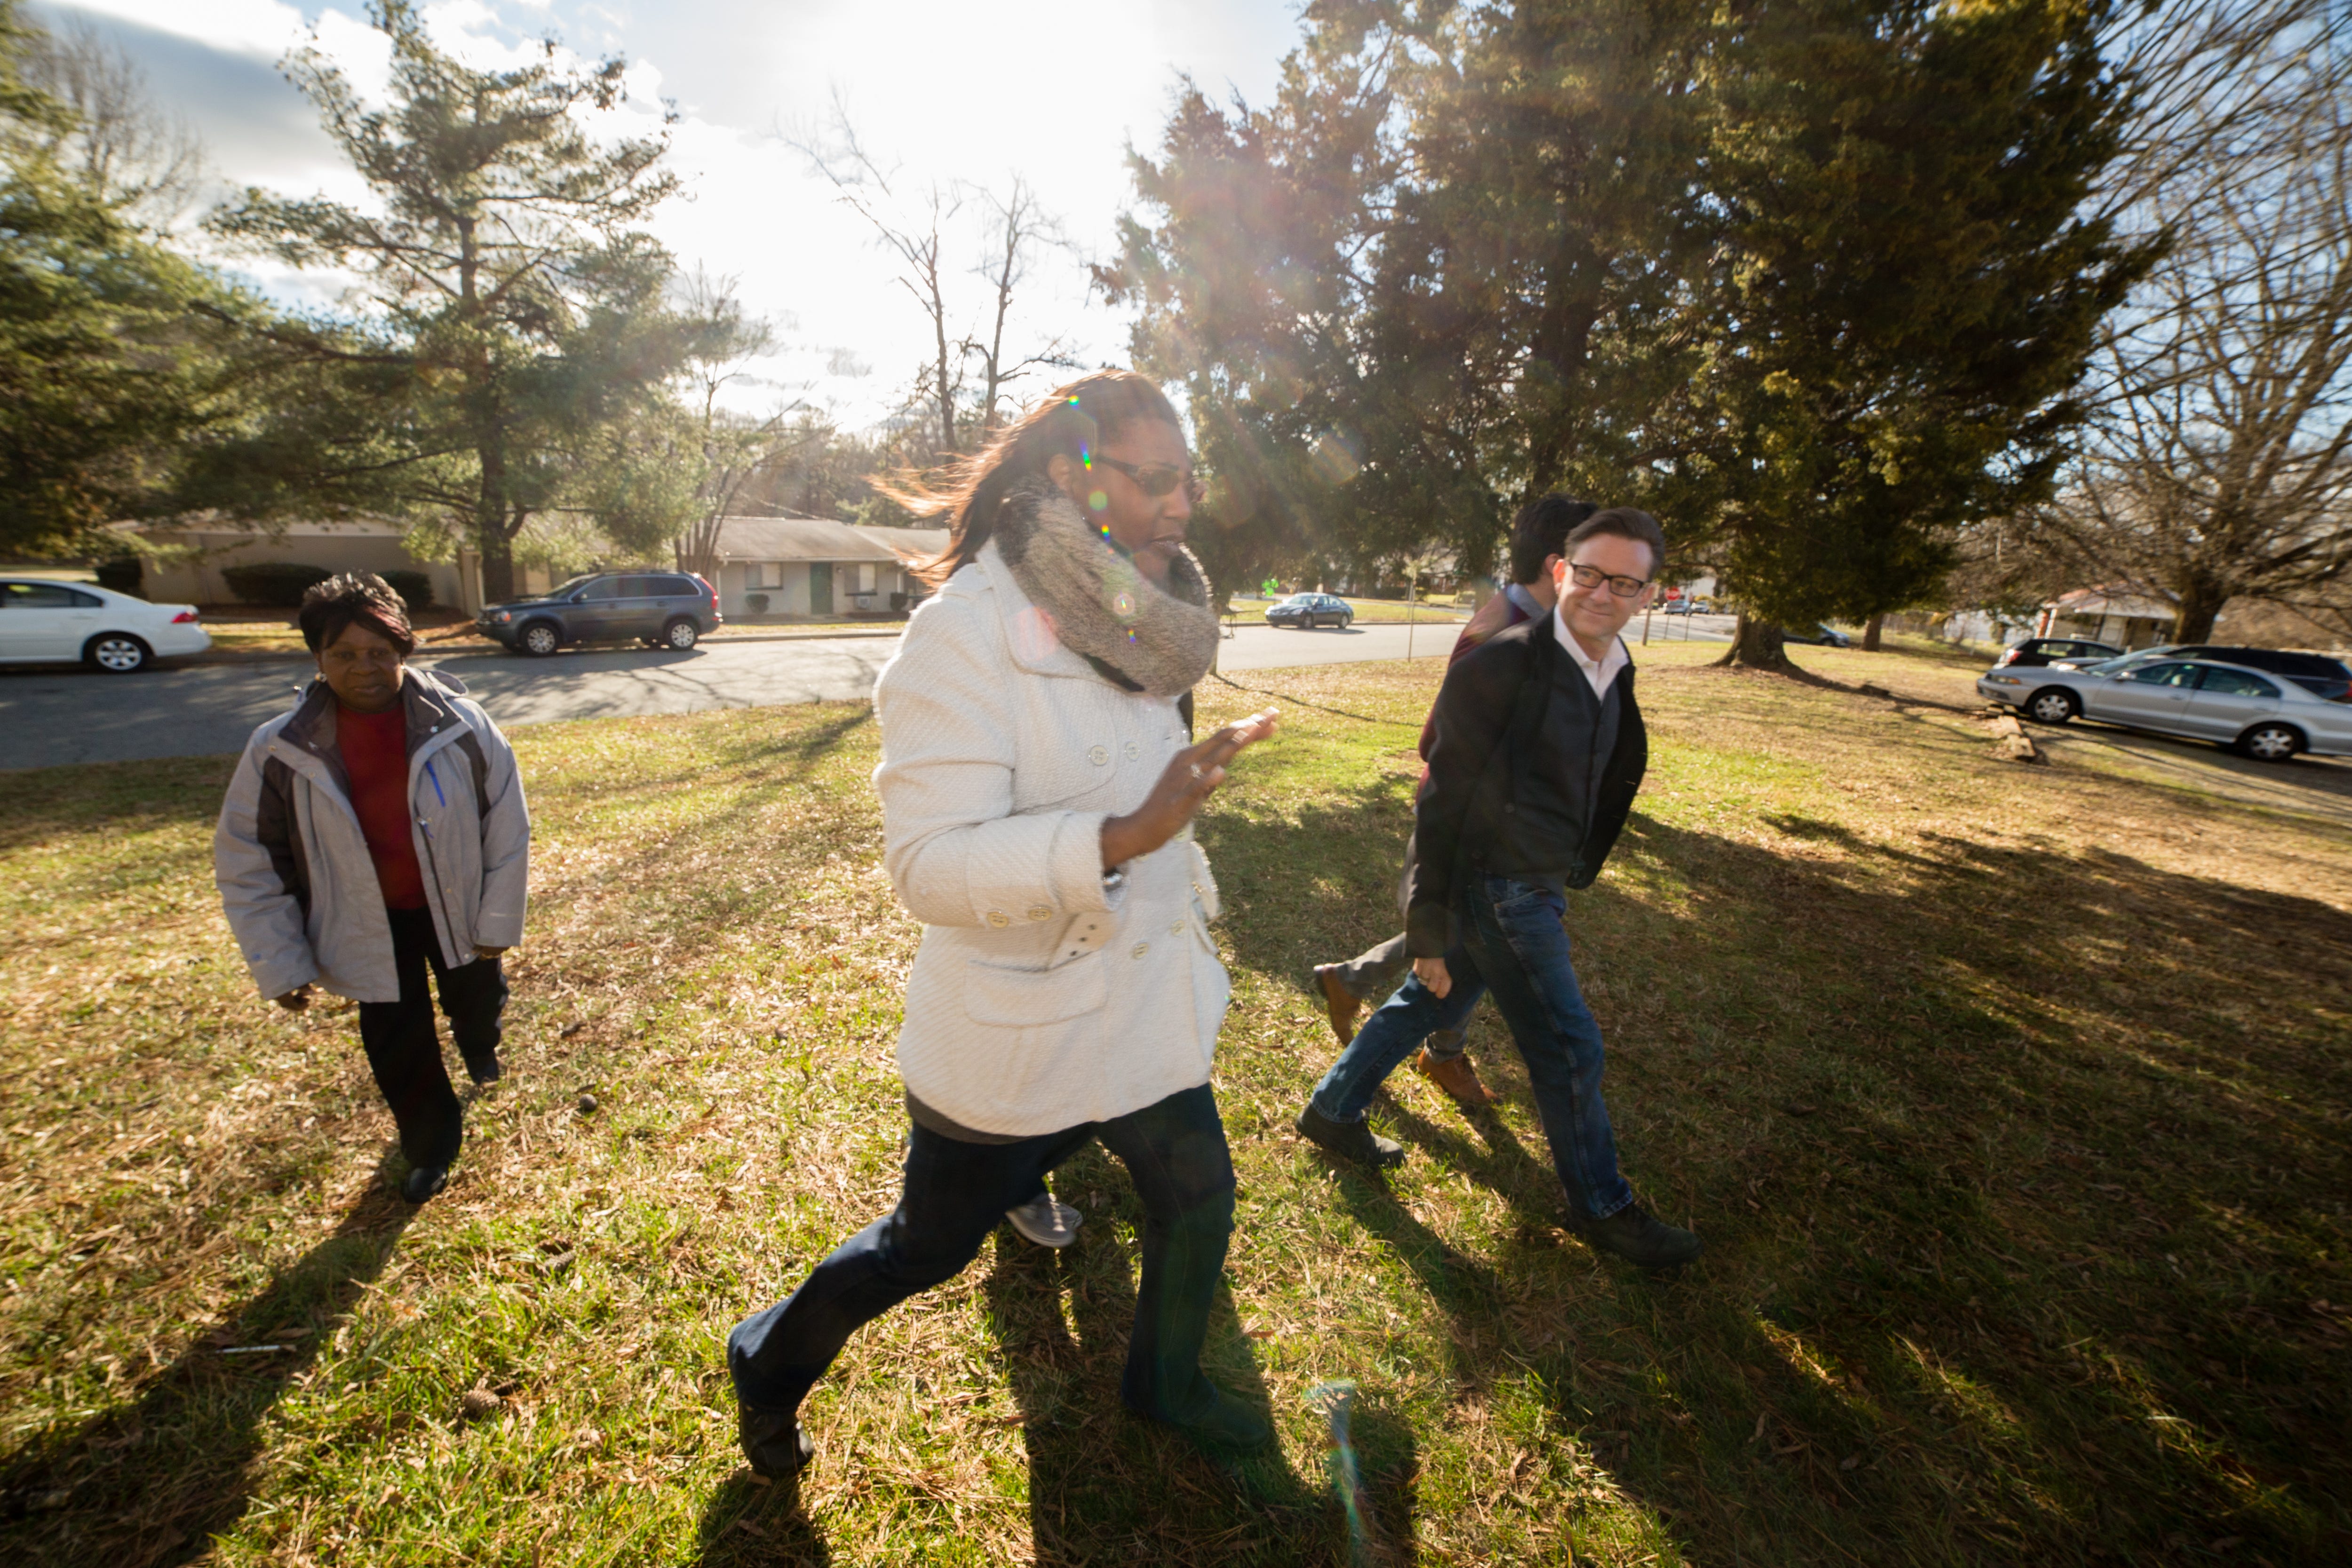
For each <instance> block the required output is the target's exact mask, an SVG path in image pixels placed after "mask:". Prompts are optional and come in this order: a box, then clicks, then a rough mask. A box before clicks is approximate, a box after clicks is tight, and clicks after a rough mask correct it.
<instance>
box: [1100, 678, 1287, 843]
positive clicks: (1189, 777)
mask: <svg viewBox="0 0 2352 1568" xmlns="http://www.w3.org/2000/svg"><path fill="white" fill-rule="evenodd" d="M1281 716H1282V715H1281V711H1280V710H1278V709H1274V708H1267V709H1265V710H1261V711H1259V712H1256V713H1253V714H1251V715H1250V716H1249V717H1248V718H1246V719H1244V720H1242V721H1239V722H1238V723H1233V724H1228V725H1226V726H1225V727H1224V728H1223V729H1222V730H1220V731H1217V732H1216V733H1215V734H1213V735H1212V736H1210V737H1209V738H1208V739H1207V740H1205V741H1202V742H1201V743H1200V744H1198V745H1196V746H1187V747H1185V748H1184V749H1183V750H1182V751H1181V752H1177V753H1176V757H1175V760H1174V761H1172V762H1171V763H1169V764H1168V771H1167V772H1166V773H1161V774H1160V782H1159V783H1158V784H1153V785H1152V786H1151V794H1150V795H1149V796H1147V797H1146V798H1145V800H1144V802H1143V804H1142V805H1139V806H1137V807H1136V808H1135V809H1134V810H1133V811H1130V812H1129V813H1128V814H1127V815H1126V816H1111V817H1106V818H1104V819H1103V825H1102V863H1103V869H1104V870H1106V871H1109V870H1114V869H1116V868H1118V867H1120V866H1123V865H1125V864H1127V862H1129V860H1132V859H1134V858H1136V857H1137V856H1139V855H1149V854H1150V853H1151V852H1152V851H1153V850H1154V849H1157V848H1159V847H1160V846H1161V845H1162V844H1165V843H1167V842H1168V841H1169V840H1170V839H1171V838H1173V837H1176V835H1178V834H1179V833H1181V832H1182V831H1183V830H1184V825H1185V824H1186V823H1188V822H1190V821H1192V814H1193V813H1194V812H1196V811H1198V810H1200V809H1201V803H1202V801H1204V800H1207V799H1208V798H1209V795H1210V792H1211V791H1213V790H1214V789H1215V788H1216V787H1217V786H1218V785H1219V784H1223V783H1224V782H1225V764H1226V763H1230V762H1232V761H1233V760H1234V758H1235V757H1237V756H1239V755H1241V754H1242V752H1243V751H1244V749H1246V748H1248V747H1250V746H1254V745H1255V744H1257V743H1258V742H1260V741H1263V740H1265V738H1266V737H1267V736H1268V735H1271V734H1273V733H1274V727H1275V721H1276V720H1278V719H1279V718H1280V717H1281Z"/></svg>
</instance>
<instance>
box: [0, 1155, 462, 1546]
mask: <svg viewBox="0 0 2352 1568" xmlns="http://www.w3.org/2000/svg"><path fill="white" fill-rule="evenodd" d="M406 1168H407V1163H406V1161H405V1160H404V1159H402V1158H401V1157H400V1156H399V1155H398V1153H397V1152H387V1153H386V1154H385V1156H384V1158H383V1162H382V1163H380V1164H379V1165H378V1166H377V1168H376V1170H375V1172H374V1173H373V1176H372V1177H371V1179H370V1180H369V1182H368V1183H367V1184H366V1185H365V1186H364V1187H363V1188H362V1190H361V1192H360V1194H359V1195H358V1197H357V1198H356V1200H354V1201H353V1203H352V1205H351V1207H350V1208H349V1209H348V1210H346V1211H345V1213H344V1215H343V1217H342V1219H341V1222H340V1223H339V1224H338V1225H337V1226H336V1227H335V1229H334V1232H333V1233H332V1234H331V1235H330V1236H329V1237H327V1238H326V1239H325V1240H323V1241H321V1242H320V1243H319V1244H318V1245H317V1246H315V1247H311V1248H310V1250H309V1251H308V1252H306V1253H304V1254H303V1255H302V1256H301V1257H300V1258H298V1259H296V1260H295V1261H294V1262H292V1263H290V1264H289V1265H288V1266H286V1267H285V1268H280V1269H278V1271H277V1273H276V1274H275V1275H274V1276H273V1277H272V1278H271V1279H270V1281H269V1283H268V1285H267V1286H266V1287H264V1288H263V1289H261V1290H260V1291H259V1292H258V1293H257V1294H256V1295H254V1296H253V1297H251V1298H250V1299H248V1300H246V1301H244V1302H242V1303H240V1304H239V1305H237V1306H236V1307H233V1308H231V1309H229V1310H227V1311H226V1312H224V1313H222V1314H220V1316H219V1317H218V1318H217V1319H215V1322H214V1324H213V1326H212V1327H211V1328H210V1329H208V1330H206V1331H204V1332H202V1333H199V1334H197V1335H196V1336H195V1338H194V1341H193V1342H192V1343H191V1344H190V1346H189V1348H188V1349H187V1350H186V1351H184V1352H182V1354H181V1355H180V1356H179V1357H178V1359H177V1360H175V1361H173V1363H171V1364H170V1365H169V1366H167V1367H165V1368H163V1370H162V1371H161V1372H158V1373H155V1374H154V1375H153V1376H152V1377H151V1378H149V1379H147V1380H146V1381H145V1382H144V1384H142V1386H141V1387H139V1389H138V1390H137V1392H136V1394H135V1396H134V1397H133V1399H132V1401H131V1403H130V1404H129V1405H127V1406H122V1407H118V1408H116V1409H114V1410H111V1411H109V1412H107V1413H105V1414H103V1415H100V1416H98V1417H97V1418H95V1419H93V1420H91V1421H89V1422H88V1423H86V1424H85V1425H83V1426H80V1427H79V1428H78V1429H76V1430H74V1431H72V1432H70V1433H67V1434H63V1435H60V1436H55V1437H52V1438H47V1439H36V1440H35V1441H34V1442H33V1443H32V1444H31V1445H29V1446H28V1447H26V1449H24V1450H23V1451H21V1452H19V1453H18V1454H16V1456H14V1457H13V1458H10V1459H9V1460H7V1461H6V1463H5V1469H0V1478H5V1479H0V1500H5V1504H0V1507H5V1516H0V1517H5V1531H0V1558H5V1559H6V1560H8V1561H12V1562H40V1563H51V1564H60V1565H62V1564H68V1563H92V1564H103V1565H105V1568H149V1565H151V1564H154V1563H163V1562H168V1561H175V1560H179V1559H180V1558H182V1557H184V1556H185V1555H186V1554H188V1553H190V1552H202V1551H203V1549H204V1546H205V1539H206V1538H207V1537H208V1536H210V1535H212V1534H214V1533H215V1532H217V1531H223V1530H226V1529H227V1528H229V1527H230V1526H231V1525H233V1524H234V1523H235V1522H236V1520H237V1519H238V1517H239V1516H240V1515H242V1514H243V1512H244V1511H245V1508H246V1505H247V1500H248V1498H249V1497H250V1495H251V1489H252V1486H253V1483H254V1479H255V1463H256V1461H257V1459H258V1458H259V1457H260V1455H261V1453H262V1450H263V1448H264V1447H265V1446H266V1445H267V1443H268V1433H267V1432H266V1431H265V1429H264V1428H265V1425H266V1422H267V1420H268V1415H269V1412H270V1410H271V1408H272V1407H273V1406H274V1405H277V1403H278V1400H279V1399H280V1398H281V1397H282V1396H283V1395H284V1394H285V1393H286V1391H287V1390H288V1389H289V1388H290V1387H293V1386H296V1385H297V1384H299V1383H300V1382H301V1381H303V1379H304V1374H305V1373H307V1372H308V1371H309V1369H310V1366H311V1365H312V1363H314V1362H315V1361H316V1360H317V1359H318V1355H319V1351H320V1346H321V1345H322V1344H324V1343H325V1342H327V1341H328V1340H329V1339H331V1337H332V1336H333V1333H334V1331H335V1330H336V1329H337V1328H338V1327H340V1326H341V1323H342V1322H343V1321H345V1319H346V1318H347V1316H348V1315H349V1313H350V1311H351V1310H352V1305H353V1304H354V1303H355V1302H356V1301H357V1300H359V1298H360V1296H361V1294H362V1291H364V1290H365V1289H366V1288H367V1286H368V1284H369V1283H370V1282H371V1281H372V1280H373V1279H375V1277H376V1276H377V1275H378V1274H380V1273H382V1272H383V1268H384V1265H385V1264H386V1263H388V1262H389V1261H390V1260H391V1258H392V1254H393V1249H394V1246H395V1245H396V1244H397V1243H398V1241H399V1239H400V1237H401V1233H402V1232H403V1231H404V1230H405V1229H406V1228H407V1227H408V1224H409V1222H410V1220H412V1219H413V1218H414V1217H415V1215H416V1212H417V1211H416V1210H415V1208H413V1207H412V1206H411V1205H408V1204H407V1203H405V1202H404V1201H403V1200H402V1198H401V1197H400V1194H399V1190H398V1187H397V1185H396V1184H395V1183H394V1179H393V1177H394V1173H395V1172H404V1171H405V1170H406ZM289 1341H290V1342H291V1343H292V1345H293V1348H292V1349H290V1350H287V1351H284V1352H257V1353H253V1354H251V1355H248V1356H241V1357H239V1358H238V1359H236V1361H229V1360H227V1359H226V1358H225V1357H223V1356H222V1355H221V1354H220V1353H219V1352H221V1351H222V1350H223V1349H226V1348H234V1347H241V1346H245V1345H248V1344H253V1343H256V1342H289Z"/></svg>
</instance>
